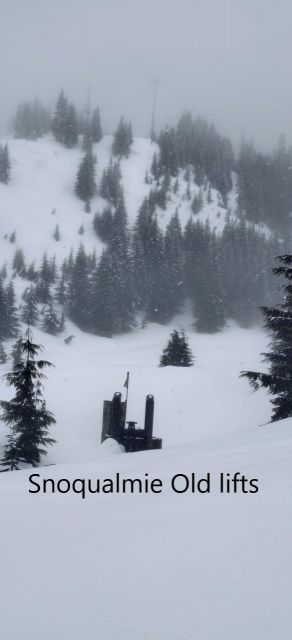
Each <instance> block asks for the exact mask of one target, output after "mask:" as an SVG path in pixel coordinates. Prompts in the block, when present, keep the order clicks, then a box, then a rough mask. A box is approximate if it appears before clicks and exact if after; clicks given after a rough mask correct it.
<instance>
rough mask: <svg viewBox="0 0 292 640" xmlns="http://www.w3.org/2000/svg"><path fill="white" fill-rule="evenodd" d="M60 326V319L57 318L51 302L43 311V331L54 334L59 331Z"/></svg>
mask: <svg viewBox="0 0 292 640" xmlns="http://www.w3.org/2000/svg"><path fill="white" fill-rule="evenodd" d="M61 327H62V324H61V320H60V319H59V318H58V316H57V313H56V311H55V309H54V307H53V305H52V303H50V304H48V305H47V306H46V308H45V310H44V313H43V322H42V329H43V331H45V332H46V333H49V334H50V335H52V336H56V335H57V334H58V333H59V332H60V331H61Z"/></svg>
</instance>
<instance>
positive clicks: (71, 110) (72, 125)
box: [64, 103, 78, 149]
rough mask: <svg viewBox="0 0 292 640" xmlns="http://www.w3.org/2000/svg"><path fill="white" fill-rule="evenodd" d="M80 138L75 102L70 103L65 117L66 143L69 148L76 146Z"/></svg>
mask: <svg viewBox="0 0 292 640" xmlns="http://www.w3.org/2000/svg"><path fill="white" fill-rule="evenodd" d="M77 140H78V125H77V116H76V109H75V107H74V104H72V103H71V104H69V105H68V108H67V112H66V118H65V131H64V144H65V146H66V147H68V149H71V148H72V147H75V145H76V144H77Z"/></svg>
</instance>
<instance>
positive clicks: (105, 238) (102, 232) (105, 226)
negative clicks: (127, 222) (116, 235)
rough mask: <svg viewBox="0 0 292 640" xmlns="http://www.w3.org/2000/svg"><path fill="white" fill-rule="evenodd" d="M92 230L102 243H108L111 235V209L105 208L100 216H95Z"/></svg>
mask: <svg viewBox="0 0 292 640" xmlns="http://www.w3.org/2000/svg"><path fill="white" fill-rule="evenodd" d="M93 228H94V231H95V233H96V235H97V236H98V237H99V238H100V239H101V240H102V242H109V240H110V237H111V235H112V233H113V213H112V209H111V207H105V209H104V210H103V212H102V213H101V214H98V213H96V214H95V216H94V219H93Z"/></svg>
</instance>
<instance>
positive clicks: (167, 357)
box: [159, 329, 194, 367]
mask: <svg viewBox="0 0 292 640" xmlns="http://www.w3.org/2000/svg"><path fill="white" fill-rule="evenodd" d="M193 363H194V358H193V355H192V352H191V349H190V347H189V345H188V339H187V337H186V335H185V333H184V331H183V330H181V331H177V330H176V329H174V330H173V331H172V332H171V334H170V338H169V341H168V343H167V345H166V347H165V348H164V349H163V352H162V356H161V358H160V364H159V366H160V367H167V366H169V365H170V366H172V367H191V366H192V365H193Z"/></svg>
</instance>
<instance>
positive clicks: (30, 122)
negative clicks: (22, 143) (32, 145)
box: [14, 98, 51, 140]
mask: <svg viewBox="0 0 292 640" xmlns="http://www.w3.org/2000/svg"><path fill="white" fill-rule="evenodd" d="M50 125H51V115H50V112H49V110H48V109H47V108H46V107H45V106H44V105H43V104H42V103H41V102H40V100H38V99H37V98H36V99H35V100H34V102H32V103H30V102H24V103H22V104H20V105H19V106H18V108H17V111H16V116H15V119H14V137H15V138H24V139H25V140H37V138H40V137H41V136H43V135H44V134H45V133H48V131H49V130H50Z"/></svg>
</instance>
